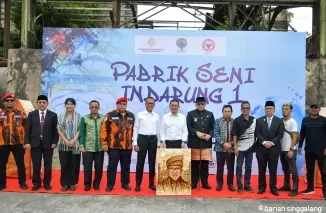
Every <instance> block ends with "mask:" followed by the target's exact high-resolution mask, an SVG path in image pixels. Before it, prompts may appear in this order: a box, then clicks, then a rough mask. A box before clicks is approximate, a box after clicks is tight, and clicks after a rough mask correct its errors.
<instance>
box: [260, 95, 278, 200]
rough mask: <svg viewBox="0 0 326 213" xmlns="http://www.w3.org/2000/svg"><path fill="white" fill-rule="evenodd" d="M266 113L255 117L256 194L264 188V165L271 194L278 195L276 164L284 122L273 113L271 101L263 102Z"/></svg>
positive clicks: (263, 190)
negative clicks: (257, 170) (267, 170)
mask: <svg viewBox="0 0 326 213" xmlns="http://www.w3.org/2000/svg"><path fill="white" fill-rule="evenodd" d="M265 113H266V115H265V116H263V117H261V118H258V119H257V124H256V131H255V133H256V137H257V145H256V157H257V161H258V169H259V175H258V189H259V191H258V194H263V193H265V190H266V187H267V185H266V167H267V165H268V168H269V187H270V191H271V193H272V194H273V195H275V196H279V193H278V191H277V188H276V185H277V164H278V158H279V155H280V153H281V151H282V150H281V139H282V138H283V134H284V123H283V120H282V119H281V118H278V117H276V116H275V115H274V113H275V104H274V102H273V101H266V103H265Z"/></svg>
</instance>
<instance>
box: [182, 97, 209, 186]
mask: <svg viewBox="0 0 326 213" xmlns="http://www.w3.org/2000/svg"><path fill="white" fill-rule="evenodd" d="M205 107H206V100H205V98H204V97H197V98H196V109H195V110H192V111H190V112H188V114H187V127H188V133H189V134H188V147H189V148H191V182H192V183H191V185H192V188H193V189H195V188H197V184H198V180H199V176H200V178H201V183H202V187H203V188H205V189H211V188H212V187H211V186H210V185H209V184H208V164H209V161H210V160H211V159H212V137H213V134H214V123H215V119H214V114H213V113H212V112H210V111H208V110H206V109H205ZM199 173H200V175H199Z"/></svg>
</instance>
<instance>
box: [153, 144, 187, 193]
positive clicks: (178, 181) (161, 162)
mask: <svg viewBox="0 0 326 213" xmlns="http://www.w3.org/2000/svg"><path fill="white" fill-rule="evenodd" d="M157 156H158V160H157V164H158V165H157V168H158V172H157V178H156V180H157V185H156V195H191V166H190V165H191V151H190V149H159V150H158V155H157Z"/></svg>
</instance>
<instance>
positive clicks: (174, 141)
mask: <svg viewBox="0 0 326 213" xmlns="http://www.w3.org/2000/svg"><path fill="white" fill-rule="evenodd" d="M165 142H166V143H179V142H182V140H181V139H180V140H165Z"/></svg>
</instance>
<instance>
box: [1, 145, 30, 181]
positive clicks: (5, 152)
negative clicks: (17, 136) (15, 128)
mask: <svg viewBox="0 0 326 213" xmlns="http://www.w3.org/2000/svg"><path fill="white" fill-rule="evenodd" d="M10 152H12V154H13V155H14V159H15V162H16V165H17V169H18V183H19V184H24V183H25V182H26V169H25V163H24V155H25V149H24V148H23V145H4V146H0V185H1V186H6V183H7V182H6V173H7V163H8V158H9V155H10Z"/></svg>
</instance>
